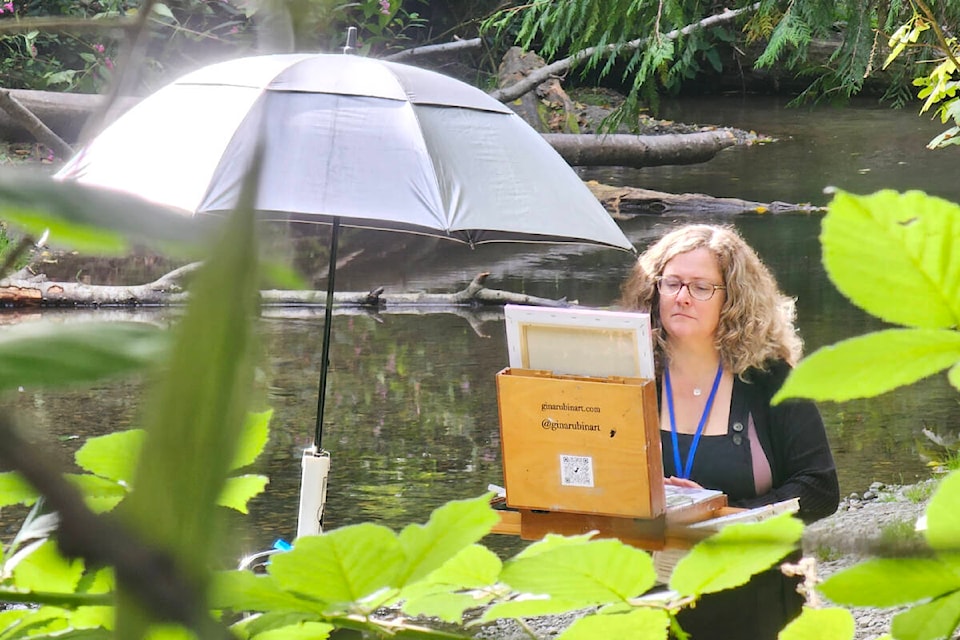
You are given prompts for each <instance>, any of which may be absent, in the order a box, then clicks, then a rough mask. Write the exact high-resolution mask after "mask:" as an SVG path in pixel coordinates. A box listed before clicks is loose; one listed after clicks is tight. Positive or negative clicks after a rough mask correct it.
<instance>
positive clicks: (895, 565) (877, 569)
mask: <svg viewBox="0 0 960 640" xmlns="http://www.w3.org/2000/svg"><path fill="white" fill-rule="evenodd" d="M818 589H819V590H820V591H822V592H823V594H824V595H825V596H827V597H828V598H830V600H832V601H833V602H835V603H837V604H842V605H846V606H851V607H895V606H898V605H902V604H909V603H912V602H919V601H920V600H925V599H928V598H936V597H938V596H941V595H943V594H945V593H949V592H951V591H956V590H958V589H960V574H958V573H957V571H955V570H954V569H953V568H951V567H949V566H947V565H945V564H944V563H943V562H942V561H940V560H936V559H933V558H876V559H873V560H867V561H865V562H862V563H860V564H857V565H854V566H852V567H850V568H848V569H844V570H843V571H840V572H838V573H835V574H833V575H832V576H830V577H829V578H827V579H826V580H825V581H824V582H823V583H822V584H820V585H819V587H818Z"/></svg>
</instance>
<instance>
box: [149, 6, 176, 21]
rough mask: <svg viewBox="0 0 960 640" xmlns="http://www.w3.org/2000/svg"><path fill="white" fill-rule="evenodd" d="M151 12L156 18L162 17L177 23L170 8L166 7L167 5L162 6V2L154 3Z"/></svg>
mask: <svg viewBox="0 0 960 640" xmlns="http://www.w3.org/2000/svg"><path fill="white" fill-rule="evenodd" d="M153 12H154V13H156V14H157V15H158V16H162V17H164V18H169V19H170V20H173V21H174V22H176V21H177V19H176V18H175V17H174V15H173V12H172V11H170V7H168V6H167V5H165V4H163V3H162V2H157V3H155V4H154V5H153Z"/></svg>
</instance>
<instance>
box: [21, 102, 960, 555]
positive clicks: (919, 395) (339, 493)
mask: <svg viewBox="0 0 960 640" xmlns="http://www.w3.org/2000/svg"><path fill="white" fill-rule="evenodd" d="M675 108H676V109H677V110H678V111H677V114H676V117H677V118H678V119H685V120H689V121H701V122H714V123H718V124H731V125H735V126H741V127H744V128H750V129H755V130H758V131H762V132H763V133H768V134H771V135H774V136H776V137H778V138H780V139H781V140H782V142H779V143H777V144H774V145H765V146H759V147H754V148H749V149H732V150H727V151H725V152H723V153H721V154H720V155H719V156H718V157H717V158H716V159H715V160H713V161H711V162H710V163H706V164H704V165H697V166H694V167H663V168H655V169H649V170H642V171H637V170H630V171H627V170H602V171H600V170H597V171H595V172H587V173H590V174H591V177H601V178H602V179H604V180H606V181H608V182H613V183H616V184H631V185H634V186H644V187H647V188H653V189H660V190H665V191H674V192H684V191H688V192H701V193H711V194H714V195H718V196H732V197H741V198H746V199H752V200H761V201H766V200H784V201H794V202H806V201H811V202H815V203H823V202H825V198H824V196H823V195H822V193H821V190H822V188H823V187H824V186H826V184H831V183H832V184H837V185H840V186H843V187H845V188H847V189H850V190H853V191H857V192H870V191H873V190H875V189H877V188H880V187H891V188H896V189H908V188H922V189H925V190H928V191H930V192H933V193H939V194H941V195H945V196H947V197H951V198H953V199H956V200H960V192H956V190H957V189H958V186H957V184H956V181H955V180H954V178H953V176H952V175H950V176H947V175H945V174H943V173H942V170H941V168H940V165H945V164H946V163H943V161H942V159H941V158H940V157H939V156H936V155H935V154H932V153H931V152H928V151H925V150H924V149H923V144H924V143H925V142H926V141H927V140H928V139H929V137H932V135H935V133H936V129H937V126H936V125H934V126H928V125H930V123H929V122H926V121H924V120H920V119H917V118H916V117H915V116H914V115H913V114H912V113H907V112H891V111H886V110H877V109H872V108H865V109H856V110H851V111H834V110H828V109H824V110H818V111H815V112H810V111H790V110H783V109H782V108H780V107H779V106H777V105H776V104H772V105H763V104H761V105H760V106H759V107H758V106H756V105H755V104H754V103H753V101H751V103H750V104H749V105H746V106H744V105H742V104H740V103H736V102H726V103H723V102H722V101H721V103H720V104H710V103H696V104H687V105H683V109H685V111H681V110H680V107H675ZM712 220H714V221H717V220H720V221H731V220H730V219H724V218H713V219H712ZM673 222H674V221H673V220H669V219H662V218H657V217H645V218H638V219H635V220H632V221H629V222H625V223H623V225H622V226H623V228H624V231H625V232H626V233H627V234H628V236H629V237H630V238H631V240H632V241H633V242H634V243H635V244H636V245H637V246H638V247H641V248H642V247H643V246H645V245H646V244H647V243H648V242H649V241H650V240H651V239H652V238H654V237H656V236H657V235H659V233H660V232H661V231H662V230H663V228H664V227H665V226H666V225H669V224H671V223H673ZM733 222H735V224H736V226H737V227H738V229H739V230H740V231H741V232H742V233H743V234H744V236H745V237H746V238H747V240H748V241H749V242H750V243H751V244H752V245H753V246H755V247H756V248H757V249H758V251H759V252H760V254H761V255H762V257H763V258H764V259H765V261H767V263H768V264H770V266H771V268H772V269H773V270H774V272H775V274H776V276H777V278H778V279H779V281H780V282H781V284H782V286H783V288H784V289H785V290H786V292H787V293H789V294H790V295H793V296H795V297H796V298H797V302H798V314H799V326H800V328H801V331H802V333H803V336H804V338H805V340H806V343H807V346H808V351H810V350H813V349H816V348H817V347H820V346H823V345H826V344H830V343H833V342H836V341H837V340H842V339H844V338H847V337H851V336H854V335H859V334H861V333H863V332H864V331H868V330H875V329H878V328H881V327H882V325H881V324H880V323H879V322H878V321H876V320H873V319H871V318H869V317H868V316H866V315H865V314H863V313H862V312H860V311H859V310H858V309H857V308H855V307H853V306H852V305H851V304H850V303H849V302H848V301H847V300H846V299H845V298H844V297H843V296H842V295H841V294H840V293H839V292H837V291H836V290H835V289H834V287H833V286H832V284H830V282H829V281H828V280H827V278H826V277H825V275H824V273H823V269H822V267H821V264H820V247H819V244H818V240H817V237H818V234H819V228H820V218H819V217H818V216H815V215H789V216H778V217H769V216H766V217H765V216H745V217H738V218H736V219H735V220H733ZM362 241H363V238H360V242H362ZM390 242H391V239H390V238H389V237H379V238H377V240H376V242H373V241H371V246H372V245H377V246H382V245H384V244H389V243H390ZM398 242H399V240H398ZM402 242H403V243H404V246H403V252H402V253H399V254H398V253H396V252H394V253H392V254H391V257H390V258H388V259H384V260H381V261H377V260H370V261H367V262H361V261H357V262H356V263H355V264H350V265H347V266H346V267H345V268H344V269H342V270H341V271H338V285H339V286H338V288H339V289H341V290H368V289H371V288H373V287H376V286H385V287H387V289H388V290H403V291H418V290H429V291H450V290H455V289H460V288H462V287H464V286H466V284H467V283H469V282H470V280H471V279H473V277H474V276H476V275H477V273H479V272H482V271H483V272H489V273H490V276H489V278H488V285H489V286H491V287H495V288H503V289H507V290H510V291H515V292H522V293H529V294H532V295H537V296H544V297H550V298H560V297H566V298H568V299H571V300H578V301H580V302H581V303H583V304H586V305H592V306H604V305H607V304H609V303H610V302H611V301H612V300H613V299H615V298H616V296H617V294H618V290H619V286H620V283H621V282H622V280H623V278H624V277H625V276H626V274H627V272H628V271H629V269H630V268H631V266H632V263H633V258H632V257H631V256H630V255H628V254H625V253H621V252H616V251H604V250H597V249H590V248H583V247H558V246H544V247H536V246H524V245H513V246H504V245H489V246H484V247H479V248H477V249H475V250H469V249H466V248H464V247H459V246H455V245H447V244H443V243H440V244H438V243H435V242H431V241H428V240H423V239H408V238H404V239H403V241H402ZM398 256H401V257H398ZM141 318H143V317H142V316H141ZM146 319H148V320H149V321H157V322H169V321H170V320H171V314H170V312H156V313H154V314H153V317H149V318H146ZM321 328H322V320H321V316H320V315H319V313H313V312H310V311H301V312H298V313H297V314H286V313H281V312H279V311H277V310H271V311H270V312H268V313H265V314H264V317H263V319H262V321H261V323H260V329H261V331H262V333H263V336H264V340H263V343H264V350H265V360H264V364H263V369H262V376H260V380H261V382H262V385H263V388H262V390H261V391H262V397H263V403H264V404H265V405H269V406H272V407H273V408H274V409H275V417H274V420H273V425H272V426H273V437H272V438H271V441H270V443H269V445H268V449H267V451H266V452H265V454H264V456H263V458H262V460H261V463H260V467H261V468H260V471H261V472H262V473H265V474H267V475H269V477H270V480H271V482H270V485H269V486H268V488H267V491H266V493H265V494H264V495H263V496H262V497H261V498H258V499H257V500H256V501H255V502H254V504H253V505H252V509H251V517H250V518H249V519H248V522H249V523H250V524H251V525H252V528H251V529H250V530H248V531H246V532H245V533H242V534H238V536H237V540H236V545H237V547H238V549H239V550H240V551H243V550H247V551H249V550H256V549H261V548H264V547H266V546H269V544H271V543H272V541H273V540H274V539H275V538H285V539H290V538H291V537H292V536H293V535H294V533H295V530H296V518H297V499H298V493H299V481H300V468H299V461H300V455H301V451H302V449H303V448H304V447H305V446H307V445H309V444H310V442H311V441H312V437H313V430H314V416H315V411H316V400H317V398H316V389H317V379H318V377H319V364H320V362H319V360H320V356H319V351H320V341H321ZM333 340H334V343H333V346H332V349H331V370H330V372H331V373H330V380H329V394H330V395H329V398H328V403H327V409H326V419H327V424H326V425H325V427H324V430H323V441H322V443H323V445H324V447H326V448H327V449H329V450H330V451H331V452H332V456H333V466H332V470H331V482H330V493H329V504H328V511H327V517H326V525H327V526H328V527H335V526H340V525H345V524H351V523H357V522H361V521H369V520H372V521H376V522H380V523H382V524H385V525H388V526H391V527H394V528H399V527H401V526H403V525H405V524H407V523H410V522H420V521H424V520H425V519H426V518H427V517H428V515H429V513H430V511H431V510H432V509H434V508H435V507H437V506H439V505H440V504H442V503H444V502H445V501H447V500H450V499H455V498H466V497H473V496H476V495H479V494H480V493H482V492H484V491H485V490H486V487H487V485H488V483H497V484H500V483H502V471H501V461H500V444H499V439H498V426H497V425H498V418H497V404H496V391H495V377H494V376H495V374H496V372H497V371H499V370H500V369H501V368H503V367H504V366H505V365H506V362H507V354H506V345H505V342H504V327H503V321H502V316H501V314H499V313H498V312H483V313H479V312H477V313H474V312H470V311H461V312H460V313H459V314H452V313H440V314H429V315H420V314H413V313H410V314H404V313H381V314H371V313H360V312H354V313H352V314H338V315H337V316H336V317H335V325H334V328H333ZM144 384H145V383H144V381H142V380H140V379H134V380H123V381H116V382H111V383H108V384H102V385H98V387H97V388H95V389H84V390H71V391H66V392H64V391H57V392H50V391H39V390H33V389H26V390H24V391H23V392H22V393H19V394H16V397H15V398H13V399H12V403H13V404H14V405H15V406H16V408H17V412H18V414H19V417H20V419H21V421H22V422H23V423H25V424H28V425H30V428H31V429H33V430H35V431H36V432H37V433H38V434H40V435H42V436H43V437H45V438H47V439H50V440H51V441H52V440H59V441H61V442H64V443H65V445H64V446H66V447H67V448H68V449H70V448H72V447H74V446H76V443H77V442H79V441H80V440H81V439H83V438H86V437H88V436H91V435H99V434H103V433H110V432H112V431H115V430H119V429H125V428H129V427H131V426H136V425H137V424H138V423H139V417H138V411H139V400H140V395H141V392H142V390H143V387H144ZM821 409H822V412H823V415H824V419H825V421H826V423H827V427H828V431H829V436H830V440H831V443H832V446H833V448H834V451H835V454H836V458H837V462H838V465H839V469H840V480H841V488H842V490H843V491H845V492H850V491H861V490H863V489H864V488H865V487H866V486H867V485H868V484H869V483H870V482H871V481H873V480H881V481H887V482H905V481H911V480H914V479H915V478H918V477H926V475H927V474H928V472H927V470H926V468H925V465H924V461H923V460H922V459H921V458H920V455H919V446H918V445H919V443H920V442H921V441H922V440H923V437H922V436H921V435H920V431H921V429H922V428H924V427H926V428H931V429H936V430H941V431H943V430H946V429H952V428H955V425H957V424H960V406H958V403H957V394H956V391H955V390H954V389H952V387H950V386H949V384H948V383H947V382H946V379H945V376H943V375H940V376H937V377H935V378H934V379H932V380H930V381H926V382H923V383H920V384H917V385H913V386H912V387H910V388H907V389H901V390H898V391H897V392H894V393H891V394H887V395H885V396H883V397H881V398H877V399H873V400H869V401H855V402H849V403H844V404H833V403H825V404H824V405H822V406H821ZM4 516H5V517H6V516H7V514H4ZM241 531H242V530H241ZM491 544H492V545H493V546H494V547H495V548H498V549H502V550H504V551H510V550H512V549H515V548H516V545H517V544H518V543H517V541H516V540H513V539H509V538H503V537H498V538H496V539H493V540H491Z"/></svg>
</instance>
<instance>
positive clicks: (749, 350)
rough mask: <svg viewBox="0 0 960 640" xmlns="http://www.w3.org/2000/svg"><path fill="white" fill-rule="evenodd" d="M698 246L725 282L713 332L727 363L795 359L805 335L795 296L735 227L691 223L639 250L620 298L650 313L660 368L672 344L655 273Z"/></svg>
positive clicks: (736, 368)
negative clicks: (710, 257) (713, 261)
mask: <svg viewBox="0 0 960 640" xmlns="http://www.w3.org/2000/svg"><path fill="white" fill-rule="evenodd" d="M700 248H705V249H708V250H710V252H711V253H713V255H714V256H716V258H717V263H718V264H719V266H720V272H721V273H722V274H723V283H724V284H725V285H726V287H727V289H726V299H725V300H724V302H723V307H722V308H721V309H720V323H719V325H718V326H717V332H716V338H715V344H716V347H717V351H719V353H720V359H721V361H722V362H723V367H724V368H725V369H727V370H728V371H731V372H732V373H734V374H735V375H741V374H743V372H745V371H746V370H747V369H749V368H751V367H757V368H759V369H765V368H766V366H767V363H768V362H769V361H770V360H774V359H782V360H785V361H786V362H787V363H789V364H790V366H793V365H795V364H796V363H797V361H798V360H799V359H800V356H801V355H802V354H803V341H802V340H801V339H800V336H799V335H798V334H797V330H796V326H795V325H794V320H795V318H796V307H795V304H794V299H793V298H790V297H788V296H786V295H784V294H783V293H781V291H780V289H779V287H778V286H777V282H776V280H775V279H774V277H773V274H771V273H770V270H769V269H767V267H766V265H764V264H763V262H762V261H761V260H760V257H759V256H758V255H757V254H756V252H755V251H754V250H753V249H752V248H751V247H750V245H748V244H747V243H746V242H745V241H744V240H743V238H741V237H740V235H739V234H738V233H737V232H736V231H734V230H733V229H732V228H730V227H725V226H717V225H708V224H692V225H686V226H683V227H680V228H677V229H674V230H673V231H670V232H669V233H667V234H666V235H664V236H663V237H662V238H660V240H658V241H657V242H655V243H654V244H653V245H652V246H650V247H649V248H648V249H647V250H646V251H645V252H644V253H643V254H642V255H641V256H640V258H639V259H638V260H637V264H636V266H635V267H634V268H633V272H632V273H631V274H630V277H629V278H627V280H626V281H625V282H624V284H623V286H622V288H621V295H620V299H619V300H618V301H617V306H619V307H622V308H624V309H631V310H637V311H645V312H649V313H650V321H651V323H652V325H653V328H654V336H655V339H656V341H657V355H658V363H657V364H658V368H659V367H660V366H661V364H662V362H661V361H662V355H663V354H665V353H669V344H668V342H667V339H666V338H667V336H666V335H665V332H664V331H663V328H662V326H661V323H660V294H659V292H658V291H657V281H656V278H657V276H660V275H661V274H662V273H663V269H664V267H665V266H666V264H667V263H668V262H670V260H672V259H673V258H675V257H676V256H678V255H680V254H683V253H687V252H690V251H694V250H695V249H700Z"/></svg>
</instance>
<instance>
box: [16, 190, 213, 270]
mask: <svg viewBox="0 0 960 640" xmlns="http://www.w3.org/2000/svg"><path fill="white" fill-rule="evenodd" d="M0 218H2V219H4V220H6V221H8V222H10V223H12V224H14V225H15V226H18V227H20V228H21V229H23V230H25V231H27V232H28V233H31V234H33V235H34V236H35V237H38V238H39V237H40V236H41V235H42V234H43V232H44V231H45V230H48V229H49V230H50V242H51V243H53V244H55V245H57V246H67V247H70V248H72V249H75V250H77V251H81V252H84V253H93V254H113V255H122V254H124V253H126V252H127V251H128V250H129V242H128V241H134V242H136V243H137V244H141V245H143V244H146V245H151V246H154V247H157V246H160V247H161V248H164V249H166V250H169V249H171V248H175V247H177V246H179V245H186V244H197V243H198V241H202V240H203V239H204V238H205V237H206V236H208V235H209V233H208V231H207V229H205V227H206V226H209V225H204V224H203V223H201V222H200V221H197V220H193V219H191V218H189V217H187V216H185V215H183V214H180V213H176V212H174V211H172V210H170V209H167V208H165V207H160V206H157V205H155V204H151V203H150V202H148V201H146V200H144V199H142V198H138V197H136V196H131V195H127V194H123V193H119V192H114V191H107V190H104V189H96V188H93V187H87V186H83V185H81V184H77V183H74V182H57V181H54V180H51V179H50V178H24V176H17V177H16V178H13V177H0Z"/></svg>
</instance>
